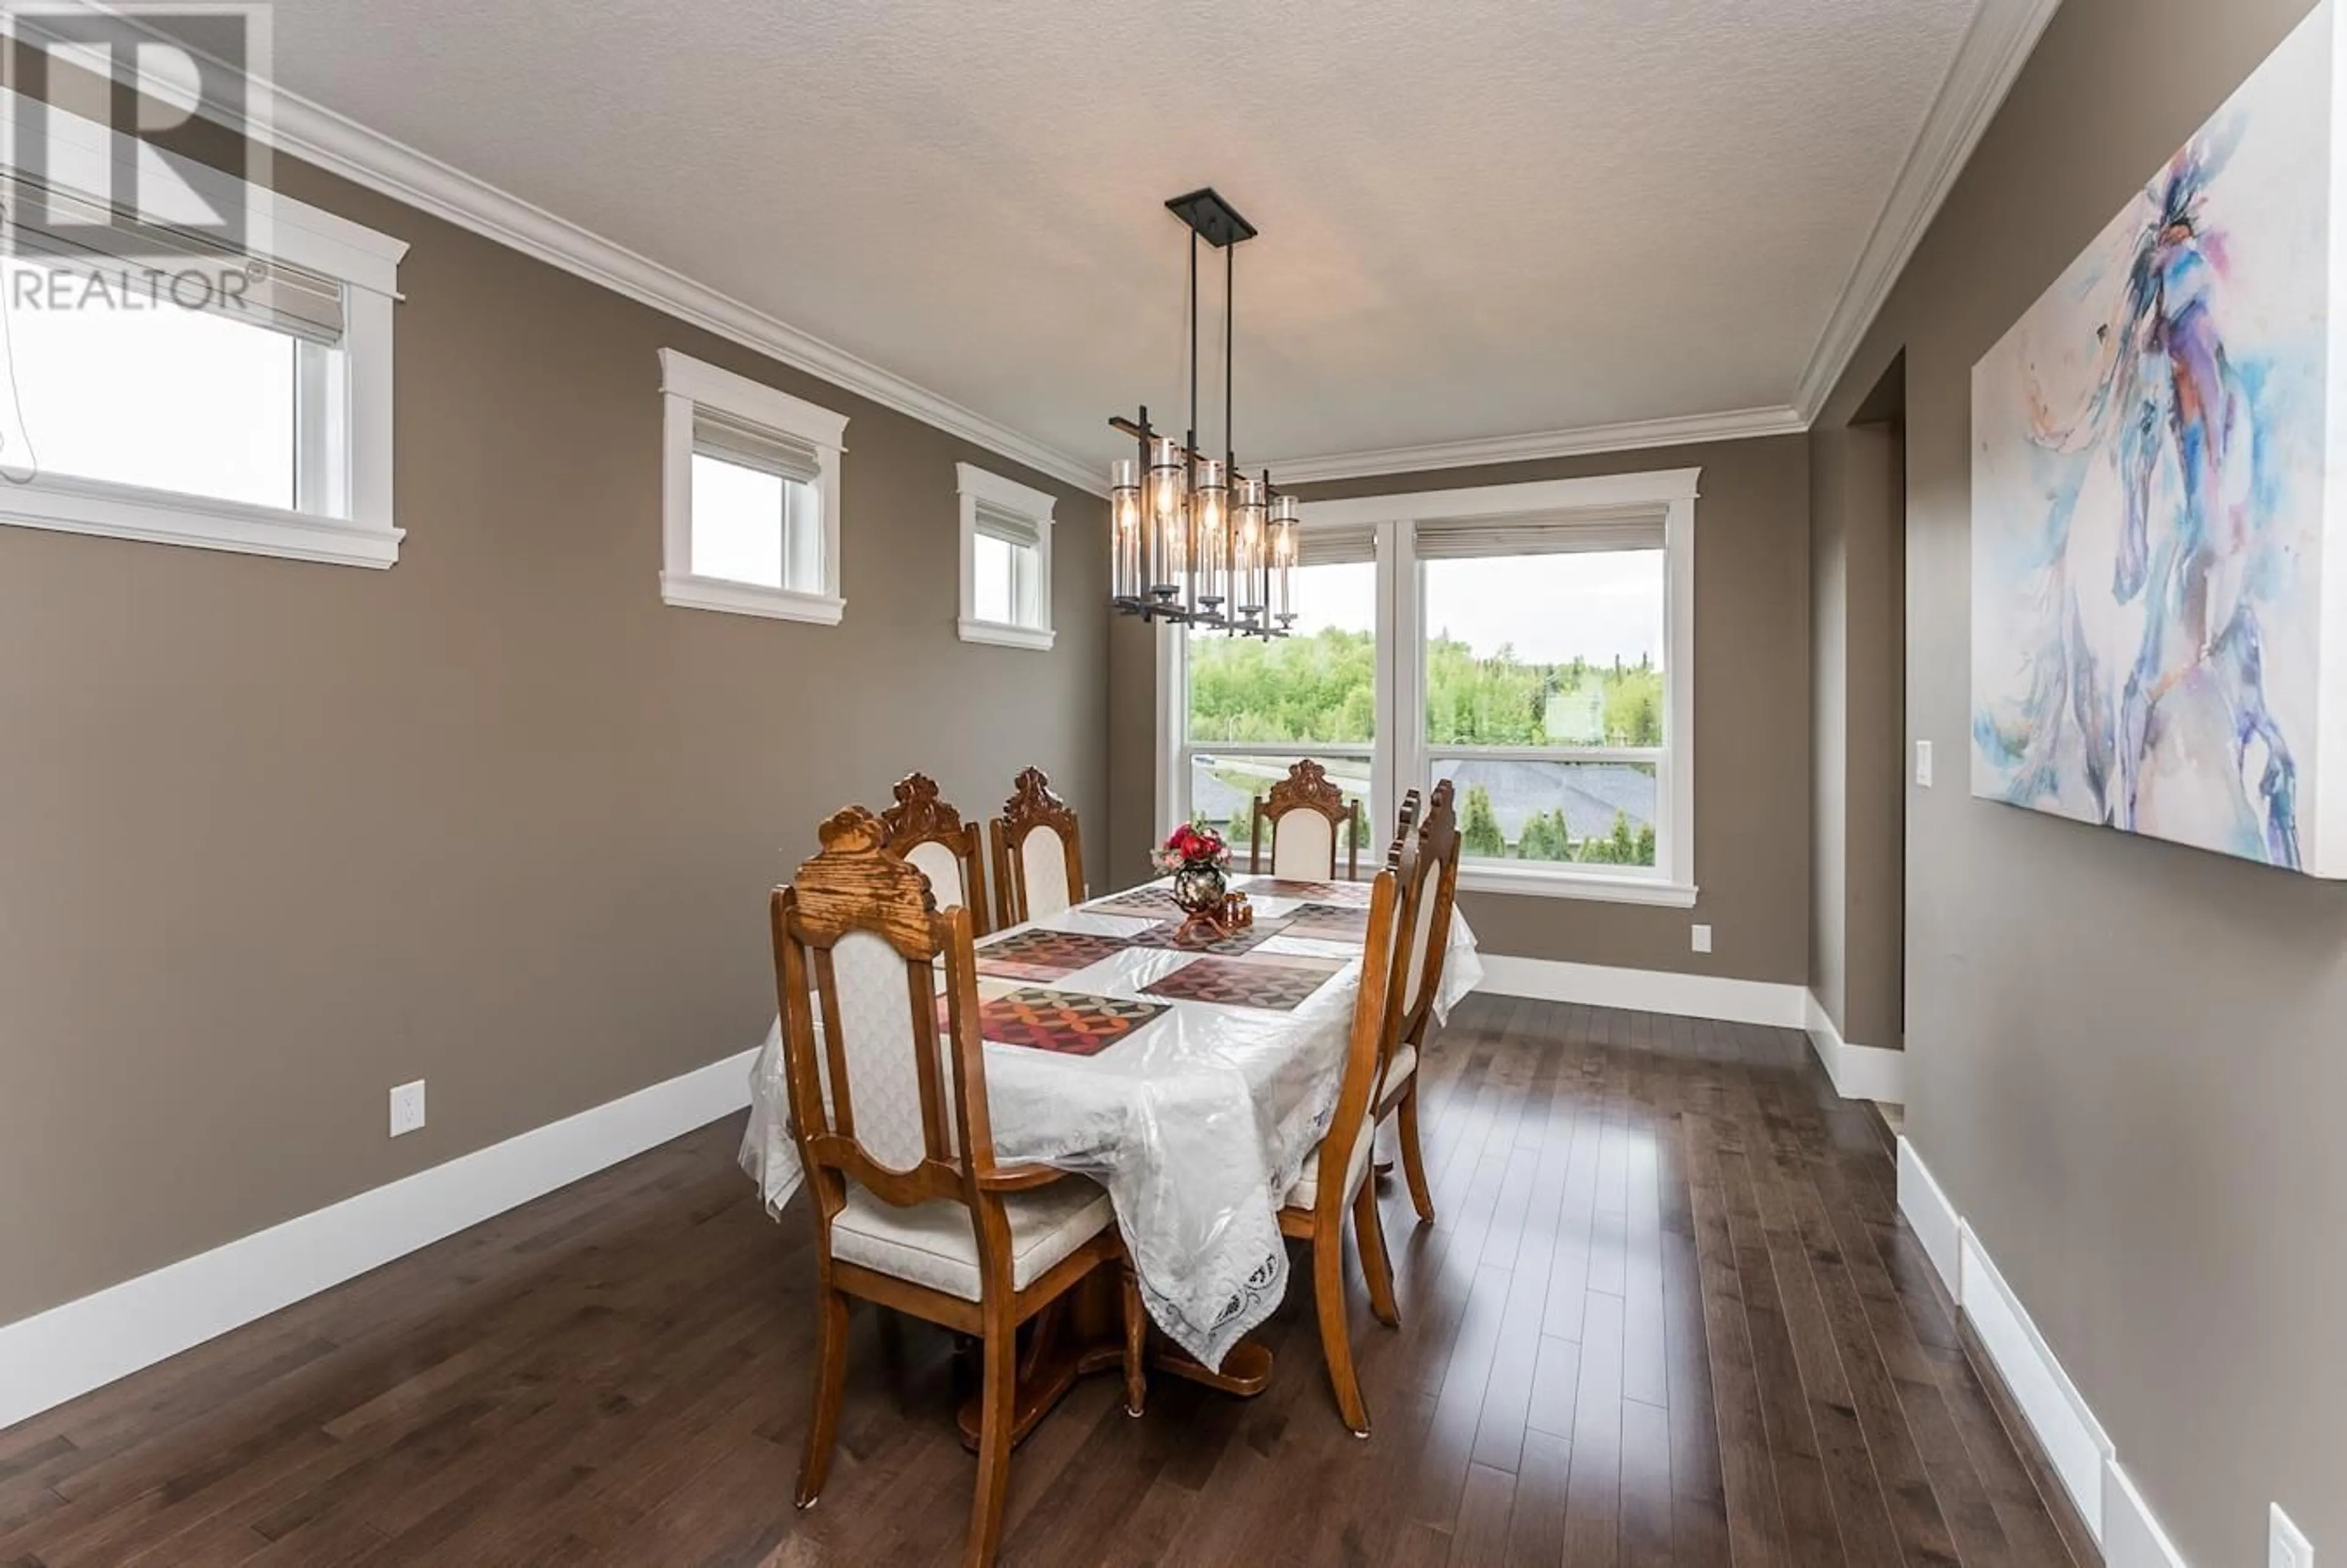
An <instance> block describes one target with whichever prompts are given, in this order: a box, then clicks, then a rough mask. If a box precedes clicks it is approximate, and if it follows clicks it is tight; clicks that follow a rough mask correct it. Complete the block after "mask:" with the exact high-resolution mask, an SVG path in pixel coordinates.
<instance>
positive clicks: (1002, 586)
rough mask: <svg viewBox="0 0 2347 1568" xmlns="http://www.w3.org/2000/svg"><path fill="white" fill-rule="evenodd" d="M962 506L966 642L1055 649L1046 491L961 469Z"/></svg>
mask: <svg viewBox="0 0 2347 1568" xmlns="http://www.w3.org/2000/svg"><path fill="white" fill-rule="evenodd" d="M954 471H955V475H956V478H957V487H958V491H959V493H960V500H961V620H960V629H961V638H962V641H965V642H990V643H994V644H997V645H998V646H1000V647H1005V648H1032V649H1038V650H1043V649H1049V648H1050V647H1051V643H1052V641H1053V634H1052V630H1051V509H1052V507H1053V506H1054V505H1055V504H1056V503H1055V502H1054V500H1053V498H1052V497H1051V496H1050V495H1048V494H1046V493H1045V492H1043V491H1041V490H1037V489H1033V488H1030V487H1028V486H1025V485H1021V484H1018V483H1016V482H1015V481H1013V480H1010V479H1006V478H1004V477H1002V476H1000V475H999V474H989V473H988V472H987V471H986V470H985V469H983V468H979V467H974V466H971V465H970V464H968V463H959V464H956V465H955V469H954Z"/></svg>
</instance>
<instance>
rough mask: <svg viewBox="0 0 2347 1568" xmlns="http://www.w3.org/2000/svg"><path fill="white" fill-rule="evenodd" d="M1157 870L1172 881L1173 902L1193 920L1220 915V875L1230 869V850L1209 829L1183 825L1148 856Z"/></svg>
mask: <svg viewBox="0 0 2347 1568" xmlns="http://www.w3.org/2000/svg"><path fill="white" fill-rule="evenodd" d="M1149 858H1150V860H1151V862H1152V863H1153V865H1155V866H1156V867H1157V869H1158V870H1159V871H1161V872H1163V873H1164V874H1166V875H1167V876H1172V877H1173V902H1174V903H1176V904H1179V905H1180V906H1181V907H1183V909H1184V911H1185V912H1187V913H1188V914H1190V915H1192V916H1193V917H1196V916H1209V917H1211V916H1213V915H1214V914H1217V913H1219V912H1220V911H1221V909H1222V907H1223V898H1224V895H1225V893H1226V892H1227V891H1228V889H1227V886H1226V885H1225V881H1224V873H1225V872H1226V871H1228V870H1229V869H1230V864H1231V846H1230V845H1227V844H1225V843H1224V842H1223V835H1221V834H1219V833H1216V832H1215V831H1214V829H1213V828H1211V827H1199V826H1196V825H1193V824H1191V823H1186V822H1185V823H1184V824H1183V825H1181V826H1179V827H1177V828H1175V829H1174V830H1173V832H1172V833H1169V834H1167V835H1165V842H1164V843H1163V844H1162V845H1158V847H1157V848H1155V849H1154V850H1152V851H1151V852H1150V856H1149Z"/></svg>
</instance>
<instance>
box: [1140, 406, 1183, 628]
mask: <svg viewBox="0 0 2347 1568" xmlns="http://www.w3.org/2000/svg"><path fill="white" fill-rule="evenodd" d="M1189 490H1190V466H1189V458H1188V457H1187V456H1186V455H1184V452H1183V450H1182V444H1181V443H1180V442H1179V441H1173V440H1169V439H1167V438H1165V437H1164V436H1159V437H1158V438H1157V439H1156V440H1155V441H1153V442H1152V443H1151V444H1150V448H1149V530H1148V531H1149V543H1150V551H1149V589H1150V592H1151V593H1153V595H1155V596H1156V597H1157V598H1158V599H1160V600H1173V599H1174V598H1176V597H1178V596H1179V595H1180V594H1181V591H1182V587H1183V582H1182V579H1183V574H1184V572H1185V571H1186V570H1187V569H1188V567H1189V548H1188V547H1189V538H1188V534H1189V527H1190V517H1189V510H1190V507H1189V501H1190V495H1189Z"/></svg>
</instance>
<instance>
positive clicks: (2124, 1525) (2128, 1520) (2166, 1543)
mask: <svg viewBox="0 0 2347 1568" xmlns="http://www.w3.org/2000/svg"><path fill="white" fill-rule="evenodd" d="M2103 1568H2189V1565H2188V1563H2186V1562H2185V1561H2184V1553H2181V1552H2178V1550H2177V1549H2176V1542H2173V1541H2170V1540H2169V1539H2168V1532H2166V1531H2165V1530H2162V1529H2161V1528H2160V1527H2159V1521H2158V1520H2157V1519H2154V1518H2153V1517H2152V1516H2151V1508H2150V1506H2149V1505H2148V1504H2147V1503H2146V1502H2145V1501H2143V1494H2142V1493H2141V1492H2139V1491H2136V1489H2135V1481H2134V1479H2133V1478H2132V1477H2130V1476H2129V1475H2128V1474H2127V1471H2125V1470H2123V1469H2121V1468H2120V1466H2119V1461H2118V1460H2110V1461H2109V1462H2108V1463H2106V1464H2105V1465H2104V1466H2103Z"/></svg>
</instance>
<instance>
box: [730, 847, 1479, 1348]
mask: <svg viewBox="0 0 2347 1568" xmlns="http://www.w3.org/2000/svg"><path fill="white" fill-rule="evenodd" d="M1266 880H1267V879H1266ZM1247 881H1248V879H1246V878H1240V879H1237V881H1236V883H1235V885H1236V886H1242V887H1245V886H1246V885H1247ZM1321 901H1323V902H1338V901H1340V900H1339V899H1337V898H1327V899H1323V900H1321ZM1296 903H1297V900H1294V899H1284V898H1276V897H1265V896H1255V897H1254V904H1255V915H1256V918H1257V920H1258V921H1259V922H1266V923H1267V922H1269V921H1272V920H1275V919H1276V918H1277V917H1280V916H1281V915H1283V914H1285V913H1287V912H1289V911H1290V910H1292V909H1293V908H1294V907H1296ZM1153 923H1154V920H1153V917H1150V916H1148V915H1133V914H1126V913H1122V912H1118V913H1108V914H1103V913H1101V912H1099V910H1098V909H1097V907H1096V905H1091V906H1085V907H1080V908H1076V909H1071V910H1069V911H1067V912H1065V913H1063V914H1061V915H1057V916H1053V917H1049V918H1047V919H1044V920H1042V921H1039V922H1037V924H1039V925H1041V926H1045V927H1050V928H1051V929H1055V930H1066V931H1090V932H1095V933H1099V934H1101V935H1103V936H1130V935H1132V934H1133V933H1135V932H1138V931H1140V930H1143V929H1144V928H1145V927H1149V926H1150V925H1152V924H1153ZM1016 928H1023V927H1016ZM1002 935H1008V933H1003V934H1002ZM999 939H1000V938H999V936H998V937H996V938H989V939H988V940H989V941H994V940H999ZM986 945H987V943H986V942H981V943H980V944H979V946H980V948H981V949H983V948H984V947H985V946H986ZM1282 954H1286V955H1290V956H1296V957H1311V958H1345V959H1348V960H1349V961H1348V962H1347V963H1346V964H1345V966H1344V967H1343V968H1340V969H1338V970H1337V972H1335V973H1334V974H1332V975H1330V976H1329V977H1328V979H1327V980H1326V981H1325V982H1323V983H1322V984H1321V985H1320V987H1319V988H1318V989H1317V990H1316V991H1314V992H1313V994H1312V995H1311V996H1310V997H1309V998H1308V999H1306V1000H1305V1001H1304V1002H1303V1003H1302V1004H1300V1005H1299V1006H1297V1007H1296V1009H1294V1010H1293V1011H1288V1012H1281V1011H1275V1010H1271V1009H1260V1008H1252V1007H1229V1006H1221V1005H1217V1004H1214V1003H1207V1002H1195V1001H1175V1002H1173V1003H1172V1004H1171V1006H1170V1008H1169V1010H1168V1011H1167V1012H1166V1013H1165V1014H1164V1015H1163V1016H1162V1017H1160V1018H1158V1019H1156V1020H1153V1021H1151V1022H1150V1023H1148V1024H1146V1025H1144V1026H1143V1028H1141V1029H1140V1030H1136V1031H1135V1032H1134V1033H1133V1035H1131V1036H1130V1037H1128V1038H1127V1039H1125V1040H1120V1041H1119V1042H1117V1043H1116V1044H1114V1045H1112V1046H1111V1047H1109V1048H1108V1049H1107V1050H1102V1052H1100V1054H1098V1055H1096V1056H1090V1057H1080V1056H1070V1055H1062V1054H1059V1053H1056V1052H1052V1051H1048V1050H1035V1049H1032V1048H1030V1047H1026V1046H1015V1045H1005V1044H999V1043H993V1042H989V1045H988V1047H987V1051H986V1073H987V1091H988V1103H989V1110H990V1111H991V1113H992V1121H993V1125H994V1146H995V1156H996V1158H997V1159H998V1160H999V1161H1000V1162H1001V1163H1004V1164H1024V1163H1040V1164H1047V1165H1052V1166H1055V1167H1057V1168H1059V1169H1061V1170H1063V1171H1071V1172H1074V1173H1078V1174H1080V1175H1085V1176H1090V1177H1092V1179H1093V1180H1095V1181H1097V1182H1099V1183H1100V1184H1102V1186H1104V1187H1106V1188H1107V1189H1108V1193H1109V1196H1110V1198H1111V1199H1112V1202H1113V1204H1114V1205H1115V1208H1116V1217H1117V1225H1118V1227H1119V1229H1120V1230H1121V1231H1122V1233H1123V1236H1124V1244H1125V1246H1126V1249H1127V1250H1128V1251H1129V1252H1130V1253H1131V1254H1132V1255H1133V1265H1134V1272H1135V1273H1136V1274H1137V1275H1138V1276H1140V1281H1141V1291H1142V1297H1143V1301H1144V1302H1145V1303H1146V1305H1147V1307H1148V1308H1149V1314H1150V1316H1151V1317H1153V1318H1154V1319H1155V1320H1156V1322H1157V1324H1158V1326H1159V1327H1162V1328H1163V1330H1164V1331H1165V1333H1166V1334H1167V1335H1168V1336H1169V1337H1171V1338H1172V1339H1173V1341H1174V1342H1175V1343H1176V1344H1178V1345H1180V1346H1181V1347H1182V1348H1184V1349H1185V1350H1187V1351H1189V1352H1190V1353H1191V1354H1192V1355H1194V1356H1195V1357H1197V1358H1198V1359H1199V1360H1201V1361H1203V1362H1204V1363H1205V1364H1206V1365H1207V1366H1209V1367H1219V1366H1221V1365H1222V1360H1223V1357H1224V1356H1225V1354H1226V1353H1227V1352H1228V1351H1229V1349H1230V1348H1231V1347H1232V1346H1233V1345H1235V1344H1236V1343H1237V1342H1238V1340H1239V1339H1240V1337H1242V1336H1244V1335H1245V1334H1246V1333H1247V1331H1248V1330H1250V1329H1252V1328H1253V1327H1255V1325H1256V1324H1258V1323H1260V1322H1262V1321H1263V1320H1264V1318H1265V1317H1268V1316H1269V1315H1270V1313H1271V1311H1272V1309H1273V1308H1274V1307H1277V1306H1278V1305H1279V1302H1280V1298H1281V1297H1282V1296H1284V1295H1285V1294H1286V1288H1287V1272H1288V1270H1287V1249H1286V1246H1285V1245H1283V1244H1282V1242H1281V1239H1280V1235H1279V1222H1278V1218H1277V1214H1278V1209H1279V1204H1280V1200H1281V1199H1282V1198H1284V1197H1285V1196H1286V1193H1287V1190H1288V1188H1289V1187H1291V1186H1293V1185H1294V1184H1295V1183H1296V1173H1297V1171H1298V1170H1299V1169H1300V1168H1301V1167H1302V1165H1303V1163H1304V1160H1305V1157H1306V1156H1307V1154H1309V1153H1311V1151H1312V1149H1313V1147H1314V1146H1315V1145H1316V1144H1317V1143H1318V1142H1319V1141H1320V1136H1321V1134H1322V1132H1324V1131H1325V1130H1326V1129H1327V1124H1328V1118H1329V1116H1330V1115H1331V1114H1332V1113H1333V1112H1335V1110H1336V1104H1337V1087H1338V1080H1339V1078H1340V1076H1341V1071H1342V1066H1343V1062H1344V1055H1345V1042H1346V1037H1347V1033H1348V1030H1349V1029H1350V1027H1351V1022H1352V1014H1353V999H1354V995H1355V993H1356V991H1357V990H1358V987H1359V979H1360V962H1359V959H1360V948H1359V944H1358V942H1349V943H1346V942H1336V943H1331V942H1326V941H1317V940H1309V939H1306V938H1293V937H1286V936H1274V937H1272V938H1268V939H1267V940H1266V941H1265V942H1263V943H1262V944H1261V945H1260V946H1259V947H1257V948H1255V952H1254V954H1252V955H1249V956H1248V958H1258V957H1259V958H1262V959H1266V960H1269V959H1276V958H1277V957H1279V956H1280V955H1282ZM1248 958H1242V959H1241V960H1240V961H1242V962H1245V961H1248ZM1193 960H1194V955H1193V954H1190V953H1186V952H1177V951H1172V950H1168V949H1164V948H1148V947H1127V948H1119V949H1117V950H1116V951H1115V952H1114V953H1112V954H1111V955H1110V956H1108V957H1107V958H1102V959H1101V960H1100V961H1099V962H1097V963H1095V964H1093V965H1092V966H1091V967H1090V968H1082V969H1078V970H1076V971H1074V972H1073V973H1071V974H1068V975H1066V976H1063V977H1061V978H1060V979H1052V980H1020V979H995V978H992V977H988V976H983V975H982V976H981V977H980V978H979V995H980V997H981V998H987V997H995V996H1000V995H1003V994H1004V993H1006V992H1009V991H1011V990H1015V989H1019V988H1020V986H1041V987H1045V988H1047V989H1052V990H1061V991H1079V992H1088V993H1091V994H1093V995H1100V996H1112V997H1142V988H1143V986H1146V985H1149V984H1152V983H1153V982H1154V981H1156V980H1157V979H1160V978H1161V977H1163V976H1164V975H1167V974H1169V973H1171V972H1172V971H1173V970H1175V969H1178V968H1182V967H1183V966H1184V965H1186V964H1188V963H1190V962H1192V961H1193ZM1482 973H1483V968H1482V964H1481V961H1480V960H1478V959H1477V958H1476V956H1475V938H1474V935H1473V933H1472V932H1471V931H1470V930H1469V929H1468V928H1467V922H1466V920H1465V918H1464V917H1461V916H1459V915H1456V914H1454V915H1453V916H1452V918H1451V927H1450V953H1449V957H1448V958H1447V959H1446V960H1445V965H1444V969H1443V980H1442V988H1441V994H1440V996H1439V997H1438V998H1437V999H1436V1008H1435V1011H1436V1017H1437V1019H1438V1020H1440V1018H1442V1017H1443V1016H1445V1015H1447V1014H1448V1013H1449V1011H1450V1008H1451V1006H1452V1005H1453V1004H1454V1003H1455V1002H1456V1001H1457V1000H1458V999H1460V997H1463V996H1465V995H1466V994H1467V993H1468V992H1469V991H1470V990H1472V989H1474V987H1475V985H1476V983H1477V982H1478V981H1479V980H1480V979H1481V978H1482ZM1142 999H1143V1000H1148V1001H1162V1000H1164V999H1163V998H1156V997H1142ZM789 1109H790V1107H789V1096H788V1093H787V1091H786V1090H785V1089H784V1079H783V1069H782V1030H781V1023H780V1020H776V1024H775V1027H774V1030H771V1031H769V1033H768V1034H767V1037H766V1045H765V1049H764V1050H762V1051H760V1052H759V1055H758V1062H757V1066H756V1067H755V1068H754V1069H753V1070H752V1074H751V1109H750V1127H749V1132H748V1133H747V1135H746V1136H745V1137H744V1138H743V1144H742V1164H743V1169H744V1170H746V1171H747V1172H748V1173H750V1175H751V1177H752V1179H753V1180H754V1181H756V1182H757V1184H758V1187H759V1191H760V1192H761V1194H763V1195H764V1199H765V1203H766V1207H767V1209H768V1211H769V1212H770V1213H773V1214H776V1215H778V1216H779V1215H780V1214H781V1212H782V1209H783V1206H784V1204H786V1203H788V1202H789V1201H790V1198H791V1196H792V1194H794V1193H795V1192H797V1190H798V1188H799V1185H800V1184H801V1181H802V1173H801V1171H800V1168H799V1157H798V1146H797V1144H796V1143H794V1140H793V1139H792V1137H791V1134H790V1131H789Z"/></svg>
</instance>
